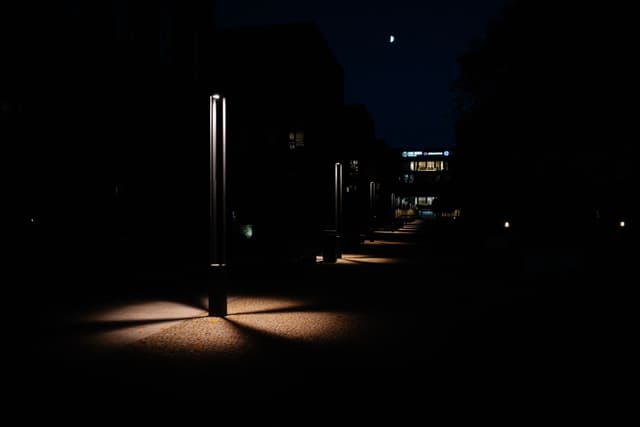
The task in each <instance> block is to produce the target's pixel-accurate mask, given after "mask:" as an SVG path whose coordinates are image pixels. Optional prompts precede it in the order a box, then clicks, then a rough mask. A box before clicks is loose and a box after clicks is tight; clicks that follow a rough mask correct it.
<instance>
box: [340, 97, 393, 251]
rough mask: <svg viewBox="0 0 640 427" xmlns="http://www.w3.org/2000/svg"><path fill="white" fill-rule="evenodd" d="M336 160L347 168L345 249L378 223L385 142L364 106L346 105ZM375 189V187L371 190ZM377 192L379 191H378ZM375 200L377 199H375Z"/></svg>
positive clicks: (344, 226) (345, 184)
mask: <svg viewBox="0 0 640 427" xmlns="http://www.w3.org/2000/svg"><path fill="white" fill-rule="evenodd" d="M342 120H343V121H342V129H341V131H340V141H341V145H340V148H339V150H338V151H337V153H336V154H337V159H338V161H339V162H340V163H342V165H343V168H344V174H343V176H344V182H343V184H344V191H343V229H342V242H343V245H344V247H345V248H348V247H350V246H354V245H357V244H359V243H360V241H361V240H362V239H363V238H364V236H365V235H366V234H367V233H369V232H370V231H371V228H372V227H374V226H375V224H376V221H375V219H376V217H377V215H376V211H375V207H376V204H375V202H376V200H375V199H377V198H379V189H380V185H381V179H380V176H379V170H380V168H379V164H378V162H379V160H380V154H381V150H382V149H383V148H384V146H383V142H382V141H381V140H379V139H376V137H375V126H374V122H373V118H372V117H371V114H370V113H369V111H368V110H367V108H366V106H364V105H347V106H345V109H344V112H343V118H342ZM372 186H375V187H376V188H374V189H373V190H372ZM375 189H377V190H378V191H375ZM372 197H373V198H374V200H372Z"/></svg>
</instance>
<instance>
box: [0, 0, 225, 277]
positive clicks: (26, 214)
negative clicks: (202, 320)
mask: <svg viewBox="0 0 640 427" xmlns="http://www.w3.org/2000/svg"><path fill="white" fill-rule="evenodd" d="M8 7H10V8H11V10H10V11H9V13H7V14H2V15H3V17H2V19H3V24H6V25H3V29H2V31H3V33H2V35H3V37H2V39H3V40H2V44H3V48H5V47H6V49H3V52H4V53H6V56H5V58H4V59H6V62H5V61H3V68H4V75H3V80H2V92H1V101H2V105H3V113H2V120H3V122H5V121H6V122H10V123H11V125H10V126H9V128H8V129H5V131H6V134H3V141H4V142H6V144H7V145H8V146H10V147H11V148H12V150H14V152H13V153H12V154H13V156H12V158H13V159H15V160H17V163H18V165H19V167H18V168H17V169H18V171H17V174H16V176H15V181H14V182H15V185H14V187H13V191H14V193H15V196H16V199H17V203H16V206H19V213H18V218H19V220H20V222H21V223H22V225H23V228H24V230H23V231H24V232H25V234H24V236H26V237H28V238H27V239H23V240H24V245H23V246H24V249H25V253H24V257H25V259H27V260H28V262H29V263H33V266H34V267H36V266H38V265H44V264H46V266H47V267H42V270H43V271H44V270H46V269H47V268H50V269H54V270H61V271H63V272H64V274H71V273H72V272H73V274H76V273H77V274H80V275H81V273H79V272H80V271H81V270H90V271H95V272H104V273H105V274H106V272H107V271H113V270H114V269H116V267H118V266H120V267H122V266H126V265H136V266H138V267H139V268H143V269H145V268H151V267H152V266H156V267H157V266H161V265H162V266H172V265H184V264H185V263H187V261H188V262H193V263H199V262H202V263H205V262H206V257H207V245H206V239H207V226H208V219H207V215H208V209H207V201H208V199H207V182H208V181H207V177H208V160H207V159H208V141H207V138H208V95H209V93H210V92H211V91H212V90H213V85H214V81H215V78H214V76H213V74H212V72H211V70H212V69H213V63H212V61H213V60H214V55H212V54H211V50H212V47H213V44H212V42H213V37H214V31H215V27H214V2H213V1H209V2H190V1H187V2H184V1H177V0H176V1H174V0H164V1H158V2H137V1H127V0H120V1H118V0H114V1H106V0H105V1H92V2H84V1H74V0H66V1H61V2H50V3H41V2H40V3H38V5H37V7H33V5H30V4H19V5H11V6H8ZM5 111H6V112H5ZM3 132H4V131H3ZM138 267H137V268H138ZM98 276H102V274H99V275H98ZM67 282H68V281H67Z"/></svg>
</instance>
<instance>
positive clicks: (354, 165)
mask: <svg viewBox="0 0 640 427" xmlns="http://www.w3.org/2000/svg"><path fill="white" fill-rule="evenodd" d="M349 172H350V173H351V175H358V172H360V164H359V162H358V160H349Z"/></svg>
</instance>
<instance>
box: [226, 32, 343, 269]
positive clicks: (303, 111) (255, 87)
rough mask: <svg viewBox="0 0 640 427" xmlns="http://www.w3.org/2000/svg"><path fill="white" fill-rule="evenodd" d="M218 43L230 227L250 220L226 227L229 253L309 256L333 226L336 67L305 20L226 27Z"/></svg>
mask: <svg viewBox="0 0 640 427" xmlns="http://www.w3.org/2000/svg"><path fill="white" fill-rule="evenodd" d="M218 48H219V49H218V50H217V53H216V54H217V57H218V58H219V64H220V66H219V71H220V80H221V81H222V82H223V92H224V95H225V96H226V99H227V105H228V129H229V130H228V141H229V153H230V160H229V171H230V172H229V173H230V178H229V179H230V181H229V182H230V184H229V185H230V190H229V197H230V207H231V210H232V211H233V221H234V223H235V227H236V231H238V230H245V231H246V230H247V229H248V227H249V226H250V229H251V238H250V239H247V238H246V236H245V237H244V238H243V237H242V233H237V232H236V233H235V238H234V241H235V248H234V253H235V257H234V258H235V262H245V261H249V260H254V261H255V260H257V259H261V260H264V261H287V262H288V261H295V260H301V259H307V260H311V259H312V260H315V255H316V253H317V251H318V247H319V245H320V244H321V242H320V238H321V230H323V229H328V228H331V227H334V224H333V185H334V178H333V177H334V172H333V164H334V161H335V155H334V153H335V150H336V148H337V147H338V146H339V142H340V135H339V133H338V131H339V128H340V124H341V123H340V120H341V113H342V107H343V71H342V68H341V66H340V64H339V63H338V62H337V61H336V59H335V57H334V55H333V53H332V52H331V50H330V49H329V47H328V46H327V44H326V42H325V40H324V38H323V36H322V34H321V33H320V32H319V30H318V29H317V28H316V26H315V25H314V24H310V23H309V24H307V23H299V24H289V25H277V26H270V27H259V28H238V29H230V30H227V31H224V32H223V33H221V36H220V44H219V46H218ZM233 256H234V255H232V257H233Z"/></svg>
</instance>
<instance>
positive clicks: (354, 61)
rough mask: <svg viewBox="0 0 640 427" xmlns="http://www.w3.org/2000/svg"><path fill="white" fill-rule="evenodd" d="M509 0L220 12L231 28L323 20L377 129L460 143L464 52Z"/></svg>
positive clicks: (222, 4)
mask: <svg viewBox="0 0 640 427" xmlns="http://www.w3.org/2000/svg"><path fill="white" fill-rule="evenodd" d="M507 1H508V0H481V1H478V0H431V1H429V0H424V1H416V0H389V1H384V2H383V1H380V0H348V1H346V0H306V1H300V0H218V3H217V14H218V16H217V18H218V25H219V27H220V28H223V29H224V28H227V27H236V26H253V25H265V24H278V23H288V22H297V21H315V22H316V23H317V25H318V26H319V27H320V30H321V31H322V33H323V34H324V36H325V38H326V39H327V42H328V44H329V47H330V48H331V50H332V51H333V52H334V53H335V54H336V57H337V59H338V61H339V62H340V63H341V64H342V66H343V68H344V75H345V102H346V103H348V104H365V105H366V106H367V107H368V108H369V111H370V112H371V114H372V115H373V118H374V120H375V124H376V135H377V137H379V138H383V139H384V140H385V141H386V142H387V144H388V145H389V146H391V147H416V148H423V147H424V148H440V147H451V146H453V145H454V144H455V141H454V133H453V128H452V124H453V120H454V115H453V114H452V105H453V104H452V94H451V92H450V90H449V87H450V84H451V81H452V80H453V79H455V77H456V74H457V64H456V58H457V57H458V56H459V55H460V54H461V53H462V52H464V51H465V50H466V49H467V48H468V46H469V45H470V44H471V43H472V42H473V40H475V39H478V38H481V37H482V36H483V34H484V32H485V30H486V27H487V24H488V22H489V20H491V19H492V18H494V17H496V16H497V15H498V14H499V12H500V10H501V9H502V7H503V6H504V5H505V4H506V3H507ZM390 35H393V36H394V37H395V42H394V43H389V37H390Z"/></svg>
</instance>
